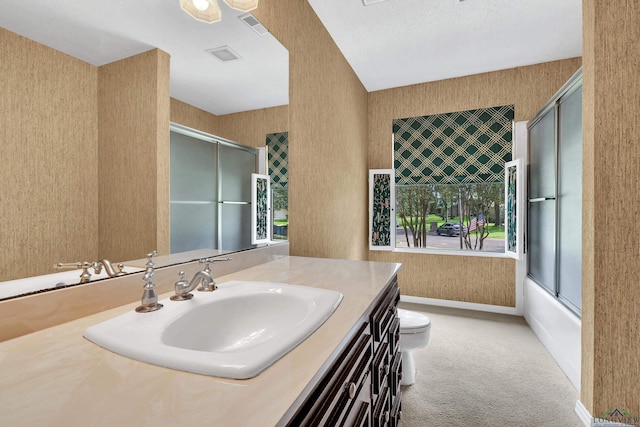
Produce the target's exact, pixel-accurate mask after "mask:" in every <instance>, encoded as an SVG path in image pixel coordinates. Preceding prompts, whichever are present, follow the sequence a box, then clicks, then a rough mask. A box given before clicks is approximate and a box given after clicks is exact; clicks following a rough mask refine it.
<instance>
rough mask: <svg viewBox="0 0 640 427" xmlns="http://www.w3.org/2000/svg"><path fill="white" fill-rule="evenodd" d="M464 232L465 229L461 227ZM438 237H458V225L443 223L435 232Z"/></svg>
mask: <svg viewBox="0 0 640 427" xmlns="http://www.w3.org/2000/svg"><path fill="white" fill-rule="evenodd" d="M462 229H463V230H464V232H465V233H466V232H467V227H466V226H464V225H463V226H462ZM436 233H437V234H438V236H441V235H443V234H444V235H446V236H459V235H460V224H458V223H453V222H445V223H444V224H442V225H441V226H440V227H438V229H437V230H436Z"/></svg>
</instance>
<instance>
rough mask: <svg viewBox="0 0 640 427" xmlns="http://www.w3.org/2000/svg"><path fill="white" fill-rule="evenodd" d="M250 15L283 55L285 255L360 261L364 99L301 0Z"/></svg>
mask: <svg viewBox="0 0 640 427" xmlns="http://www.w3.org/2000/svg"><path fill="white" fill-rule="evenodd" d="M255 15H256V17H257V18H258V19H259V20H260V21H261V22H262V23H263V24H264V25H265V26H266V27H267V28H269V31H270V32H271V33H272V34H273V35H274V36H275V37H276V38H277V39H278V40H279V41H280V42H281V43H282V44H283V45H284V47H286V48H287V49H288V50H289V217H290V218H291V223H290V225H289V241H290V245H291V248H290V250H291V254H292V255H301V256H315V257H327V258H328V257H331V258H345V259H367V257H368V254H367V252H368V251H367V246H366V231H367V229H366V224H367V150H368V148H367V92H366V90H365V89H364V87H363V86H362V84H361V83H360V81H359V80H358V78H357V77H356V75H355V73H354V72H353V70H352V69H351V67H350V66H349V64H348V63H347V61H346V60H345V59H344V57H343V56H342V53H341V52H340V50H339V49H338V47H337V46H336V45H335V43H334V42H333V39H331V37H330V36H329V33H328V32H327V31H326V29H325V28H324V26H323V25H322V24H321V22H320V20H319V19H318V17H317V16H316V15H315V13H314V12H313V9H312V8H311V6H310V5H309V4H308V3H307V2H306V1H287V0H272V1H267V2H264V3H261V4H260V7H259V8H258V9H257V10H256V11H255Z"/></svg>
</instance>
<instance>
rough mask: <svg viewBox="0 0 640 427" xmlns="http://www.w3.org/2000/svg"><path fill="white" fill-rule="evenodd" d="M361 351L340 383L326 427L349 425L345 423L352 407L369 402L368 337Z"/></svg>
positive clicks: (370, 350) (351, 412)
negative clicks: (327, 426) (328, 426)
mask: <svg viewBox="0 0 640 427" xmlns="http://www.w3.org/2000/svg"><path fill="white" fill-rule="evenodd" d="M363 349H364V350H363V351H362V353H361V354H360V355H359V357H357V358H356V359H355V363H354V364H353V367H352V368H351V369H350V370H349V372H348V375H347V376H346V377H345V379H344V380H342V381H341V384H342V386H341V387H339V389H338V392H337V394H336V397H335V400H334V401H335V405H334V407H333V410H332V411H331V414H330V415H329V417H328V419H327V423H326V425H330V426H342V425H351V423H347V421H348V419H349V418H350V415H353V411H352V409H353V407H354V406H355V405H356V404H358V403H359V402H364V401H371V395H370V392H369V389H370V385H371V381H370V375H369V367H370V364H371V359H372V353H373V347H372V343H371V336H370V335H367V342H366V347H363Z"/></svg>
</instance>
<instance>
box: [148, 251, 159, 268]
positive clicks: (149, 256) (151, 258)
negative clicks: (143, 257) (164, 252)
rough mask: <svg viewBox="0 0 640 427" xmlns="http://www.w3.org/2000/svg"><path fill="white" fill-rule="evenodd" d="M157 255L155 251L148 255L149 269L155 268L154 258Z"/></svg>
mask: <svg viewBox="0 0 640 427" xmlns="http://www.w3.org/2000/svg"><path fill="white" fill-rule="evenodd" d="M157 255H158V252H157V251H153V252H151V253H150V254H147V268H149V267H151V268H153V267H154V264H153V257H155V256H157Z"/></svg>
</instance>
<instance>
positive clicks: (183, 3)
mask: <svg viewBox="0 0 640 427" xmlns="http://www.w3.org/2000/svg"><path fill="white" fill-rule="evenodd" d="M207 1H208V2H209V3H210V5H209V7H208V8H206V9H205V10H199V9H198V8H197V7H196V6H195V4H194V2H193V0H180V7H182V10H184V11H185V12H187V13H188V14H189V15H191V16H192V17H193V18H194V19H197V20H198V21H201V22H206V23H207V24H213V23H214V22H218V21H220V20H221V19H222V12H221V11H220V6H219V5H218V0H207Z"/></svg>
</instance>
